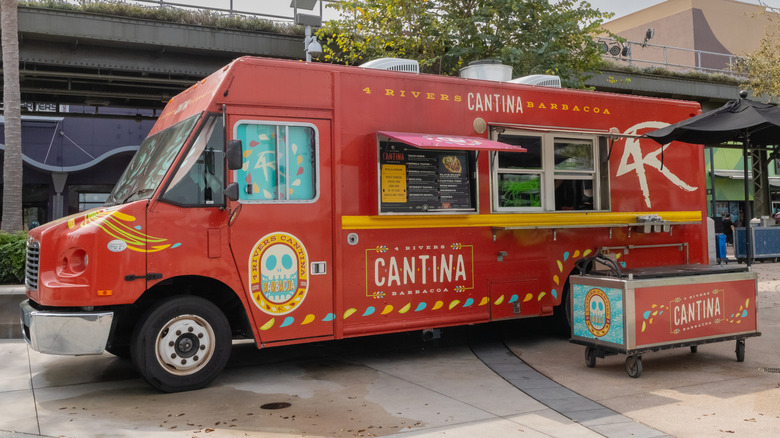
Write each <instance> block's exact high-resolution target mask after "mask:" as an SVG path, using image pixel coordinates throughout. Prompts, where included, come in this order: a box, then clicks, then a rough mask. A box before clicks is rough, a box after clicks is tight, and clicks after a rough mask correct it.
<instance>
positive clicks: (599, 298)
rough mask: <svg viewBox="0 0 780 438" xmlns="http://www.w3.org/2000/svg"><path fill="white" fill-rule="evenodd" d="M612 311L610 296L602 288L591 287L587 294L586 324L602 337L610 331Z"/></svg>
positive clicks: (596, 334)
mask: <svg viewBox="0 0 780 438" xmlns="http://www.w3.org/2000/svg"><path fill="white" fill-rule="evenodd" d="M611 314H612V312H611V311H610V306H609V298H608V297H607V295H606V294H605V293H604V291H602V290H601V289H595V288H594V289H591V290H590V291H588V294H587V295H586V296H585V325H587V326H588V330H589V331H590V332H591V333H593V334H594V335H595V336H598V337H602V336H604V335H606V334H607V332H609V325H610V323H611V318H612V315H611Z"/></svg>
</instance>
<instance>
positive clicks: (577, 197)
mask: <svg viewBox="0 0 780 438" xmlns="http://www.w3.org/2000/svg"><path fill="white" fill-rule="evenodd" d="M497 140H498V141H499V142H502V143H507V144H510V145H517V146H522V147H524V148H525V149H526V150H527V151H526V152H524V153H515V152H504V151H498V152H494V153H493V160H492V165H491V168H492V179H493V188H492V193H493V210H494V211H568V210H607V209H609V206H608V201H609V196H608V195H606V194H605V193H606V190H607V189H608V187H607V181H608V180H607V178H606V176H607V175H608V168H607V166H608V163H607V160H606V152H605V149H606V145H605V144H602V143H603V142H601V143H600V142H599V140H598V139H597V138H596V137H594V136H589V135H583V136H578V135H557V134H535V133H523V132H519V131H516V132H512V131H505V132H502V133H499V134H498V135H497Z"/></svg>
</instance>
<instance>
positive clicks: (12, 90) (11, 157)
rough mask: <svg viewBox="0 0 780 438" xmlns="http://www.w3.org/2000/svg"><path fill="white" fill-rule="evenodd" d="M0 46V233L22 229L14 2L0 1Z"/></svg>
mask: <svg viewBox="0 0 780 438" xmlns="http://www.w3.org/2000/svg"><path fill="white" fill-rule="evenodd" d="M0 22H1V23H2V45H3V109H4V111H3V112H4V115H5V154H4V164H3V216H2V220H0V230H2V231H11V232H14V231H21V230H23V229H24V224H23V214H22V107H21V96H20V95H21V93H20V91H19V36H18V35H19V31H18V28H19V23H18V15H17V0H0Z"/></svg>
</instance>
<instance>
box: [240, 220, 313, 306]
mask: <svg viewBox="0 0 780 438" xmlns="http://www.w3.org/2000/svg"><path fill="white" fill-rule="evenodd" d="M308 260H309V258H308V255H307V254H306V248H305V247H304V246H303V243H301V242H300V241H299V240H298V238H296V237H295V236H293V235H292V234H288V233H281V232H280V233H271V234H267V235H266V236H263V237H262V238H261V239H260V240H258V241H257V243H256V244H255V246H254V248H253V249H252V252H251V253H250V255H249V281H250V290H251V292H252V298H253V299H254V302H255V304H256V305H257V306H258V307H259V308H260V309H261V310H263V311H264V312H266V313H268V314H271V315H284V314H286V313H290V312H292V311H293V310H295V309H296V308H297V307H298V306H299V305H300V304H301V303H302V302H303V300H304V299H305V298H306V292H307V290H308Z"/></svg>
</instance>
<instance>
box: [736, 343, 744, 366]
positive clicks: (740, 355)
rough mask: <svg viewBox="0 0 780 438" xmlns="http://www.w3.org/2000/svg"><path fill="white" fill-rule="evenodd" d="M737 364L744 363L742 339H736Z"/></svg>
mask: <svg viewBox="0 0 780 438" xmlns="http://www.w3.org/2000/svg"><path fill="white" fill-rule="evenodd" d="M736 353H737V362H744V361H745V340H744V339H737V349H736Z"/></svg>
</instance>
